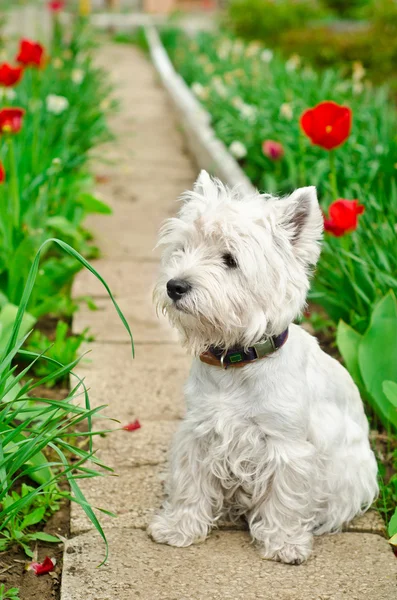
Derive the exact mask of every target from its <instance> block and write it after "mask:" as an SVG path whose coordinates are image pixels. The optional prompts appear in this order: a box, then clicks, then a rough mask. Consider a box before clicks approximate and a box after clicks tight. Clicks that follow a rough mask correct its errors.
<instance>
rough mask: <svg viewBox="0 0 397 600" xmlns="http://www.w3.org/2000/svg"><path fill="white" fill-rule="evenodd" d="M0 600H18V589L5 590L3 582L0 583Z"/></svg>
mask: <svg viewBox="0 0 397 600" xmlns="http://www.w3.org/2000/svg"><path fill="white" fill-rule="evenodd" d="M0 600H20V598H19V589H18V588H10V589H8V590H6V588H5V585H4V583H0Z"/></svg>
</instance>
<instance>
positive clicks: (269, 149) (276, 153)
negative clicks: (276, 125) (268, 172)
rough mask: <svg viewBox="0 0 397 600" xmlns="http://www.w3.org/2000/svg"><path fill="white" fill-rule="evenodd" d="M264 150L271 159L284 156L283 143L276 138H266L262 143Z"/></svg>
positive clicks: (278, 158)
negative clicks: (275, 139)
mask: <svg viewBox="0 0 397 600" xmlns="http://www.w3.org/2000/svg"><path fill="white" fill-rule="evenodd" d="M262 151H263V154H264V155H265V156H267V157H268V158H270V160H280V158H282V157H283V156H284V148H283V146H282V144H280V142H275V141H274V140H265V141H264V142H263V144H262Z"/></svg>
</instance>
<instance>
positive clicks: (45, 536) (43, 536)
mask: <svg viewBox="0 0 397 600" xmlns="http://www.w3.org/2000/svg"><path fill="white" fill-rule="evenodd" d="M33 535H34V538H35V539H36V540H40V541H42V542H54V543H55V544H57V543H58V542H59V538H58V537H55V535H50V534H49V533H45V532H44V531H38V532H37V533H34V534H33Z"/></svg>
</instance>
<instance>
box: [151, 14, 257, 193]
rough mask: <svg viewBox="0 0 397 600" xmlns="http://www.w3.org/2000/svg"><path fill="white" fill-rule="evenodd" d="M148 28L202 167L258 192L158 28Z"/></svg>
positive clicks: (158, 62)
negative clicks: (175, 62)
mask: <svg viewBox="0 0 397 600" xmlns="http://www.w3.org/2000/svg"><path fill="white" fill-rule="evenodd" d="M144 31H145V36H146V39H147V42H148V45H149V51H150V56H151V59H152V62H153V64H154V66H155V68H156V70H157V73H158V74H159V76H160V79H161V81H162V84H163V86H164V88H165V89H166V91H167V93H168V95H169V97H170V99H171V101H172V103H173V105H174V108H175V110H176V112H177V114H178V117H179V122H180V123H182V126H183V130H184V133H185V136H186V141H187V144H188V147H189V150H190V152H191V154H192V155H193V157H194V159H195V161H196V163H197V164H198V166H199V167H200V168H203V169H206V170H207V171H209V172H210V173H211V174H213V175H216V176H217V177H219V179H221V180H222V181H223V182H224V183H226V184H227V185H228V186H230V187H234V186H238V187H239V188H240V190H241V192H242V194H243V195H244V196H247V195H248V196H251V195H253V194H255V193H256V189H255V188H254V186H253V185H252V183H251V182H250V180H249V179H248V177H247V176H246V175H245V173H244V172H243V170H242V169H241V168H240V166H239V165H238V163H237V162H236V161H235V160H234V158H233V156H232V155H231V154H230V152H229V151H228V150H227V148H226V146H225V144H224V143H223V142H221V140H220V139H219V138H218V137H217V136H216V134H215V131H214V130H213V128H212V127H211V115H210V113H209V112H207V111H206V110H205V109H204V108H203V106H202V105H201V104H200V103H199V102H198V100H197V99H196V97H195V96H194V95H193V93H192V92H191V90H190V88H189V86H188V85H187V84H186V82H185V81H184V79H183V78H182V77H181V76H180V75H179V74H178V73H177V72H176V71H175V69H174V66H173V65H172V63H171V60H170V58H169V56H168V54H167V51H166V50H165V48H164V46H163V44H162V42H161V39H160V36H159V34H158V32H157V29H156V28H155V27H154V26H153V25H146V26H145V28H144Z"/></svg>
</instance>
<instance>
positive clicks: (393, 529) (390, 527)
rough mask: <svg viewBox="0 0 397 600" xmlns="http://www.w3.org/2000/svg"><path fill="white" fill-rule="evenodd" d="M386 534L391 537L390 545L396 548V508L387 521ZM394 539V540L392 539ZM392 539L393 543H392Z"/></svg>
mask: <svg viewBox="0 0 397 600" xmlns="http://www.w3.org/2000/svg"><path fill="white" fill-rule="evenodd" d="M387 532H388V534H389V535H390V537H391V540H389V541H390V543H391V544H393V545H395V546H397V508H396V510H395V511H394V515H393V516H392V518H391V519H390V521H389V525H388V527H387ZM394 538H395V539H394ZM393 539H394V541H393Z"/></svg>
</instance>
